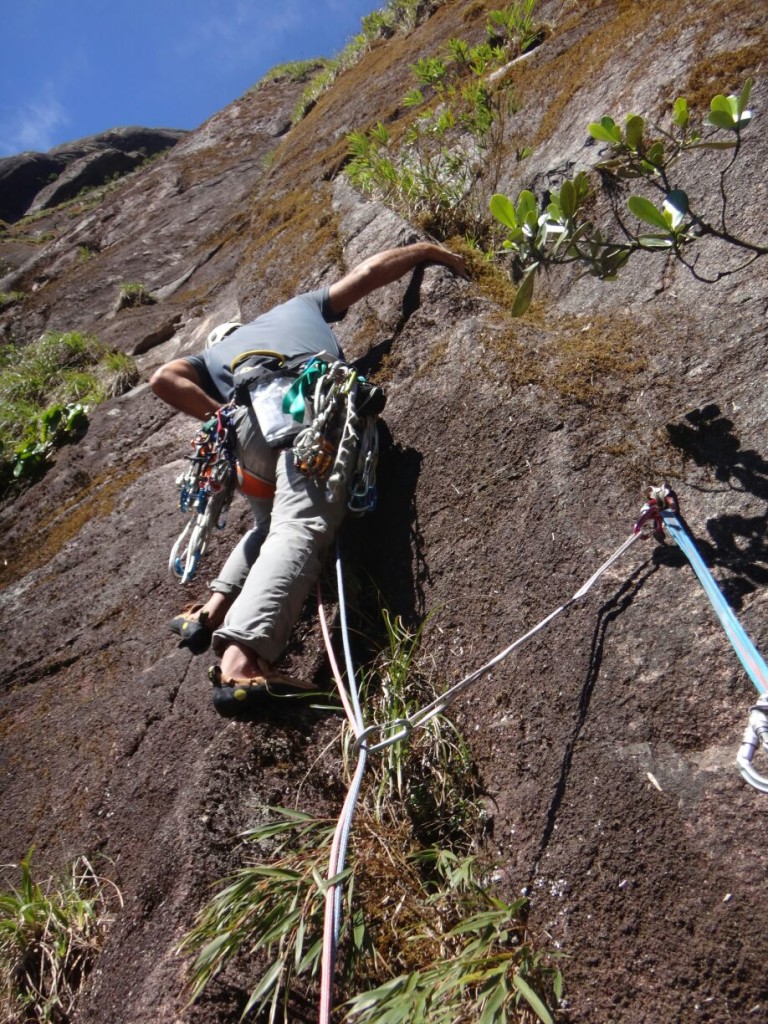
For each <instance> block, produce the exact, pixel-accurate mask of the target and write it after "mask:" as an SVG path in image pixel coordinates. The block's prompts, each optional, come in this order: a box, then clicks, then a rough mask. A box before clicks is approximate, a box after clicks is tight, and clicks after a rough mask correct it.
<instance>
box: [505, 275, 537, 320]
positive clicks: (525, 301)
mask: <svg viewBox="0 0 768 1024" xmlns="http://www.w3.org/2000/svg"><path fill="white" fill-rule="evenodd" d="M535 274H536V268H535V267H532V268H530V269H529V270H527V271H526V273H525V277H524V278H523V280H522V281H521V282H520V287H519V288H518V289H517V295H515V300H514V302H513V303H512V310H511V312H512V316H522V315H523V314H524V313H525V312H526V311H527V309H528V307H529V306H530V304H531V299H532V298H533V279H534V276H535Z"/></svg>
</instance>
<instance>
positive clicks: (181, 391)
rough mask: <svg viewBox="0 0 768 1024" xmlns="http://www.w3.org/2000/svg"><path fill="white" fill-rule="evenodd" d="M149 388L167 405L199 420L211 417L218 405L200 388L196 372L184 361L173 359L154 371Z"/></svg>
mask: <svg viewBox="0 0 768 1024" xmlns="http://www.w3.org/2000/svg"><path fill="white" fill-rule="evenodd" d="M149 386H150V387H151V388H152V390H153V391H154V393H155V394H156V395H157V397H158V398H162V400H163V401H164V402H167V403H168V405H171V406H173V408H174V409H178V410H179V412H185V413H187V415H188V416H194V417H195V418H196V419H199V420H207V419H208V418H209V417H210V416H213V414H214V413H215V412H216V411H217V410H218V408H219V405H220V403H219V402H217V401H216V399H215V398H211V397H210V395H207V394H206V393H205V391H203V389H202V388H201V387H200V379H199V377H198V375H197V371H196V370H195V368H194V367H193V366H192V365H191V364H190V363H188V362H187V360H186V359H174V360H173V361H172V362H170V363H166V364H165V366H161V367H160V368H159V369H157V370H155V372H154V373H153V374H152V376H151V377H150V380H149Z"/></svg>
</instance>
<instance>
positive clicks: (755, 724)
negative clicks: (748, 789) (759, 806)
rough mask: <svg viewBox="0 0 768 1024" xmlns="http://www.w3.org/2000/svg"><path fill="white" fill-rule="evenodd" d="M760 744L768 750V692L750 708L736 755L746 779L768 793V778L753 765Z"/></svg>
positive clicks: (741, 772)
mask: <svg viewBox="0 0 768 1024" xmlns="http://www.w3.org/2000/svg"><path fill="white" fill-rule="evenodd" d="M759 746H762V747H763V749H764V750H768V694H763V695H762V696H761V697H760V700H758V702H757V704H755V705H754V707H752V708H750V711H749V722H748V724H747V727H746V729H745V730H744V735H743V736H742V739H741V746H740V747H739V752H738V754H737V755H736V764H737V766H738V769H739V772H740V774H741V777H742V778H743V779H744V781H745V782H748V783H749V784H750V786H752V787H753V788H754V789H757V790H759V791H760V792H761V793H768V779H766V778H765V777H764V776H762V775H760V773H759V772H757V771H756V770H755V769H754V768H753V767H752V758H753V757H754V756H755V753H756V751H757V748H758V747H759Z"/></svg>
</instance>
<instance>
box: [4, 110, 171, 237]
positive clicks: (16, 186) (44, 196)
mask: <svg viewBox="0 0 768 1024" xmlns="http://www.w3.org/2000/svg"><path fill="white" fill-rule="evenodd" d="M187 134H188V133H187V132H186V131H178V130H170V129H164V128H113V129H111V130H110V131H107V132H101V133H100V134H98V135H89V136H87V137H86V138H84V139H78V140H76V141H75V142H67V143H64V144H63V145H61V146H56V147H55V148H54V149H52V150H50V151H49V152H48V153H20V154H19V155H18V156H9V157H3V158H2V159H0V220H4V221H6V222H7V223H8V224H13V223H15V222H16V221H18V220H20V219H21V217H23V216H24V215H25V214H28V213H36V212H37V211H38V210H44V209H48V208H49V207H52V206H56V205H58V204H59V203H63V202H65V201H66V200H67V199H72V198H73V197H74V196H76V195H78V194H79V193H80V192H81V191H82V190H83V189H84V188H95V187H97V186H99V185H103V184H104V183H105V182H106V181H108V180H110V179H111V178H114V177H116V176H117V177H119V176H121V175H123V174H127V173H128V172H129V171H132V170H134V169H135V168H136V167H138V166H139V165H140V164H141V163H143V162H144V161H145V160H147V159H148V158H149V157H151V156H156V155H157V154H158V153H162V152H164V151H165V150H166V149H168V148H170V147H171V146H175V145H176V143H177V142H178V141H179V140H180V139H183V138H184V137H185V136H186V135H187Z"/></svg>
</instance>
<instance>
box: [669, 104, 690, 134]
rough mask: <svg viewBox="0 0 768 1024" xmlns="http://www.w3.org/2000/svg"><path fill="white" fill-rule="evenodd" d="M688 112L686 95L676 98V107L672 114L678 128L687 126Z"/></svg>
mask: <svg viewBox="0 0 768 1024" xmlns="http://www.w3.org/2000/svg"><path fill="white" fill-rule="evenodd" d="M689 119H690V118H689V114H688V100H687V99H686V98H685V97H684V96H680V97H679V98H678V99H676V100H675V108H674V112H673V114H672V120H673V122H674V123H675V124H676V125H677V127H678V128H683V129H685V128H687V127H688V121H689Z"/></svg>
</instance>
